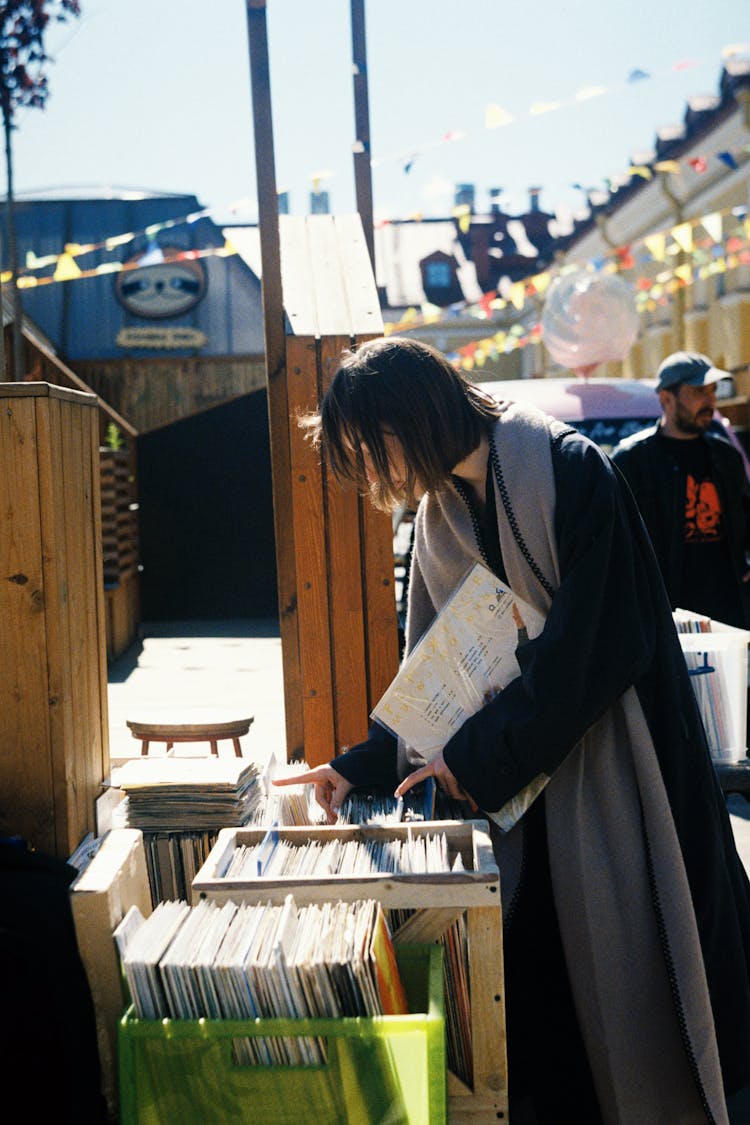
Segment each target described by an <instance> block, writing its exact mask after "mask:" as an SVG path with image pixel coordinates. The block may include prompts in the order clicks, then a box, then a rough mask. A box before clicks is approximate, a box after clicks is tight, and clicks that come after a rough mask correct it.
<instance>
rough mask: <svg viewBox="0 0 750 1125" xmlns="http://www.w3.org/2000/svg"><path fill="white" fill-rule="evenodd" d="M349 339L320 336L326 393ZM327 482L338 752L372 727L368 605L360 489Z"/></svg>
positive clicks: (327, 477)
mask: <svg viewBox="0 0 750 1125" xmlns="http://www.w3.org/2000/svg"><path fill="white" fill-rule="evenodd" d="M348 344H349V338H348V337H346V336H326V337H324V338H323V339H322V340H321V342H320V357H321V380H322V383H321V387H320V392H321V394H322V392H323V391H324V389H325V385H326V384H327V382H328V380H329V378H330V374H331V372H332V371H333V370H335V369H336V368H337V366H338V363H339V360H340V357H341V353H342V352H343V351H344V349H345V348H346V347H347V346H348ZM324 487H325V512H326V533H327V573H328V602H329V618H330V632H331V649H332V659H333V705H334V714H335V752H336V753H339V751H340V750H342V749H343V748H344V747H347V746H352V745H354V744H355V743H357V742H362V741H363V740H364V739H365V738H366V737H367V728H368V726H369V715H370V711H369V708H368V699H367V659H366V653H365V628H364V617H365V607H364V604H363V596H362V594H363V591H362V556H361V553H360V535H359V502H358V497H357V494H356V492H354V491H353V490H352V489H344V488H342V487H341V486H340V485H339V484H337V482H336V481H335V480H334V478H333V475H332V474H331V473H330V472H327V473H326V474H325V484H324Z"/></svg>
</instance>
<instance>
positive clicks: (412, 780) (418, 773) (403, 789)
mask: <svg viewBox="0 0 750 1125" xmlns="http://www.w3.org/2000/svg"><path fill="white" fill-rule="evenodd" d="M433 775H434V770H433V768H432V763H430V764H429V765H427V766H420V768H419V769H418V770H414V773H410V774H409V775H408V777H405V778H404V780H403V781H402V782H401V784H400V785H399V786H398V788H397V789H396V791H395V793H394V796H395V797H403V795H404V793H408V791H409V790H410V789H411V788H412V787H413V786H415V785H418V784H419V782H420V781H424V780H425V779H426V778H428V777H432V776H433Z"/></svg>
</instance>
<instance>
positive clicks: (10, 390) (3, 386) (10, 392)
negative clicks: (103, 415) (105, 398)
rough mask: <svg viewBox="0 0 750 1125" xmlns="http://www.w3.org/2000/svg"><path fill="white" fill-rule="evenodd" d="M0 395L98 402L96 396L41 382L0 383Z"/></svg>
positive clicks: (4, 396) (5, 396)
mask: <svg viewBox="0 0 750 1125" xmlns="http://www.w3.org/2000/svg"><path fill="white" fill-rule="evenodd" d="M0 394H1V395H2V397H3V398H54V399H60V400H61V401H62V402H78V403H80V402H89V403H92V404H96V403H97V401H98V400H97V397H96V395H93V394H87V393H85V392H84V391H74V390H69V389H68V388H67V387H56V386H53V385H52V384H51V383H41V382H36V383H33V382H32V383H0Z"/></svg>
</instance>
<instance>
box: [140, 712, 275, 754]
mask: <svg viewBox="0 0 750 1125" xmlns="http://www.w3.org/2000/svg"><path fill="white" fill-rule="evenodd" d="M252 721H253V719H252V717H250V718H249V719H231V720H228V721H227V720H225V721H222V722H212V723H165V722H151V723H141V722H138V721H137V720H135V719H127V720H126V722H127V725H128V727H129V728H130V730H131V732H132V734H133V738H137V739H140V742H141V755H142V756H143V755H144V754H148V749H149V746H150V744H151V743H152V742H165V743H166V746H167V753H168V754H169V753H171V751H172V749H173V748H174V746H175V743H178V742H209V743H210V744H211V753H212V754H215V755H216V756H217V757H218V756H219V746H218V744H219V742H221V741H222V740H223V739H229V738H231V740H232V743H233V745H234V752H235V755H236V756H237V757H238V758H241V757H242V748H241V746H240V738H241V737H242V736H243V734H247V732H248V731H249V730H250V724H251V723H252Z"/></svg>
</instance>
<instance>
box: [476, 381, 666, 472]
mask: <svg viewBox="0 0 750 1125" xmlns="http://www.w3.org/2000/svg"><path fill="white" fill-rule="evenodd" d="M481 387H482V390H486V391H489V393H490V394H491V395H494V396H495V398H507V399H511V400H513V401H514V402H526V403H529V404H531V405H532V406H537V407H538V408H539V409H540V410H543V411H544V412H545V414H550V415H551V416H552V417H553V418H558V419H559V420H560V421H561V422H570V424H571V425H573V426H575V428H576V429H577V430H580V431H581V433H583V434H585V435H586V437H589V438H591V440H592V441H595V442H596V444H597V445H599V446H601V448H602V449H604V450H605V452H606V453H611V452H612V450H613V449H614V447H615V446H616V445H617V443H618V442H619V441H622V439H623V438H626V437H628V436H629V435H630V434H635V433H637V432H638V430H642V429H644V427H646V426H648V425H650V424H651V423H653V422H655V421H656V419H657V418H658V417H659V415H660V414H661V407H660V406H659V398H658V395H657V394H656V391H655V390H654V388H655V387H656V380H655V379H579V378H576V377H574V376H570V377H560V378H550V379H505V380H502V381H500V382H493V383H482V384H481Z"/></svg>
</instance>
